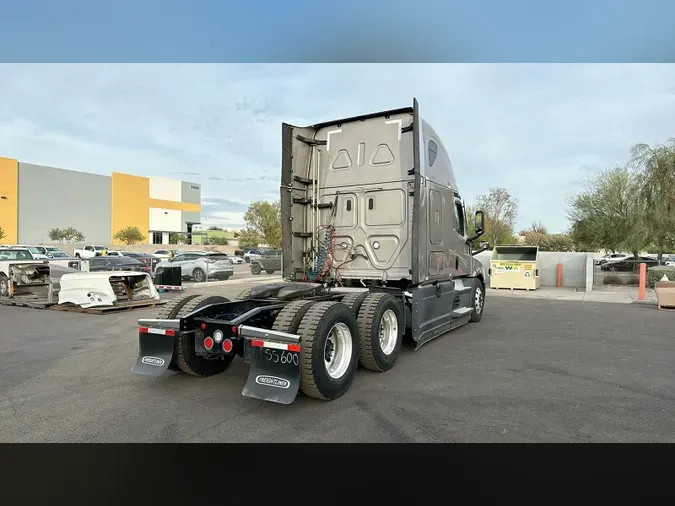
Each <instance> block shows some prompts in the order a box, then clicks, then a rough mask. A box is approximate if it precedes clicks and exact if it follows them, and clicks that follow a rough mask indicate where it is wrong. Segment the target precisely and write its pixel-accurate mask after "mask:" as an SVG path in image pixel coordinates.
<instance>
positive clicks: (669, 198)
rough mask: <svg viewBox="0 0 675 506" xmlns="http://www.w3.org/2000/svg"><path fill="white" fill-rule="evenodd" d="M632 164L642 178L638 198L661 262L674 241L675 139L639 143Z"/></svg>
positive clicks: (633, 151)
mask: <svg viewBox="0 0 675 506" xmlns="http://www.w3.org/2000/svg"><path fill="white" fill-rule="evenodd" d="M631 165H632V166H633V167H634V168H635V169H636V170H637V173H638V177H639V192H638V195H636V197H637V198H639V199H640V200H642V201H643V203H644V209H645V211H646V213H645V219H644V223H643V225H644V227H645V230H646V231H647V233H648V235H649V237H650V240H651V242H652V243H653V245H654V246H656V248H657V250H658V261H659V263H660V262H661V259H662V256H663V252H664V251H665V250H666V249H668V248H672V247H673V245H674V244H675V138H673V139H669V140H668V142H666V143H664V144H659V145H656V146H654V147H651V146H649V145H647V144H636V145H635V146H633V149H632V150H631Z"/></svg>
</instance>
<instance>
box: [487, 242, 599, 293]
mask: <svg viewBox="0 0 675 506" xmlns="http://www.w3.org/2000/svg"><path fill="white" fill-rule="evenodd" d="M593 255H594V253H586V252H563V251H540V252H539V278H540V286H556V276H557V269H558V264H559V263H560V264H562V286H563V287H567V288H577V287H578V288H579V290H580V291H581V290H583V291H586V292H590V291H591V290H592V289H593ZM491 256H492V251H491V250H488V251H484V252H482V253H479V254H478V255H476V259H477V260H479V261H480V262H481V263H482V264H483V265H484V266H485V269H486V270H487V269H489V268H490V257H491Z"/></svg>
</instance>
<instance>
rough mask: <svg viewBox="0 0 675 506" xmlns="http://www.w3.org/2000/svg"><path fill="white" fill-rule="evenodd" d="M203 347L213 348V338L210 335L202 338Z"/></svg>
mask: <svg viewBox="0 0 675 506" xmlns="http://www.w3.org/2000/svg"><path fill="white" fill-rule="evenodd" d="M204 348H206V349H207V350H209V351H211V350H212V349H213V339H212V338H210V337H207V338H206V339H204Z"/></svg>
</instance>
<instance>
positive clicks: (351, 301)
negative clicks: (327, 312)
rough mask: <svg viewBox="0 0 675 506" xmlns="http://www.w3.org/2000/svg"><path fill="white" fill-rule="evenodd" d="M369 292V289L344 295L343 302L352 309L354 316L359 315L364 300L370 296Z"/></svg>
mask: <svg viewBox="0 0 675 506" xmlns="http://www.w3.org/2000/svg"><path fill="white" fill-rule="evenodd" d="M369 294H370V292H367V291H366V292H358V293H348V294H347V295H345V296H344V298H343V299H342V301H341V302H342V303H343V304H344V305H345V306H347V307H348V308H349V309H351V310H352V313H354V316H358V315H359V309H361V305H362V304H363V301H364V300H366V297H368V295H369Z"/></svg>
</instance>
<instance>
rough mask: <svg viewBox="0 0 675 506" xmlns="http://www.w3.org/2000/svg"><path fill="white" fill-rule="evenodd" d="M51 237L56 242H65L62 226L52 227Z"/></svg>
mask: <svg viewBox="0 0 675 506" xmlns="http://www.w3.org/2000/svg"><path fill="white" fill-rule="evenodd" d="M48 234H49V239H50V240H52V241H55V242H64V241H65V239H64V237H63V230H61V229H60V228H52V229H51V230H50V231H49V232H48Z"/></svg>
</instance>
